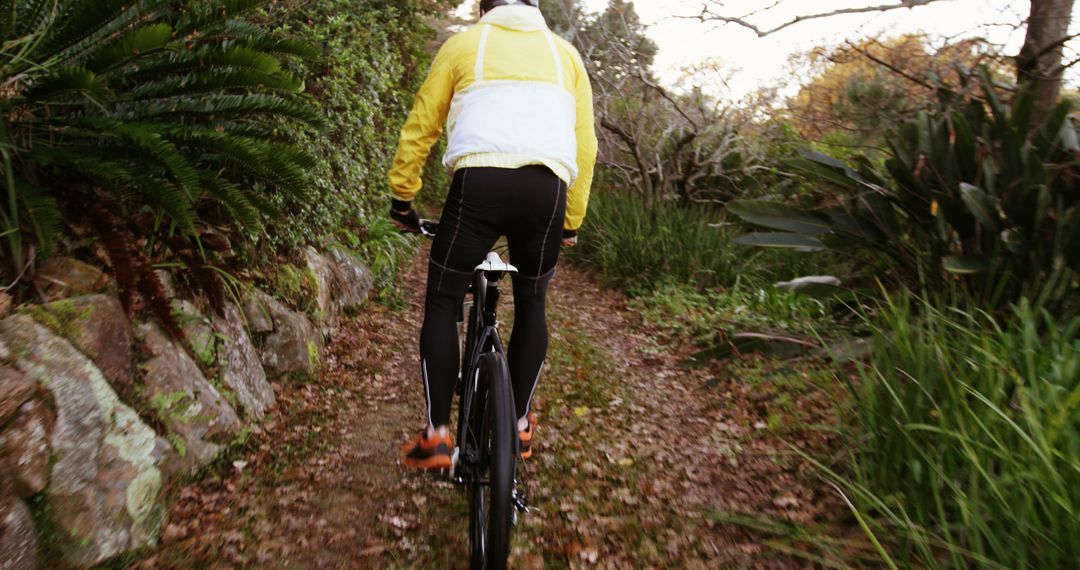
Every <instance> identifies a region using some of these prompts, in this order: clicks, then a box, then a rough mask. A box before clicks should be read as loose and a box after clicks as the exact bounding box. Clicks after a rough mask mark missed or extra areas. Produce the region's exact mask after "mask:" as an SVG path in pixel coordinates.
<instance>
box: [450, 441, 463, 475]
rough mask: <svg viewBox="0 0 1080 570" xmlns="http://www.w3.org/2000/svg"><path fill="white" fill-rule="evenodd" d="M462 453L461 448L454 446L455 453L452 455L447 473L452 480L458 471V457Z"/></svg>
mask: <svg viewBox="0 0 1080 570" xmlns="http://www.w3.org/2000/svg"><path fill="white" fill-rule="evenodd" d="M460 455H461V448H460V447H454V453H453V454H452V455H450V469H449V470H448V473H447V478H448V479H450V480H451V481H453V480H454V473H455V472H457V466H458V458H459V456H460Z"/></svg>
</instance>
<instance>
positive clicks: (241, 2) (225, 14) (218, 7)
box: [177, 0, 268, 31]
mask: <svg viewBox="0 0 1080 570" xmlns="http://www.w3.org/2000/svg"><path fill="white" fill-rule="evenodd" d="M267 1H268V0H218V1H216V2H210V3H206V4H204V7H203V8H202V9H199V10H189V11H187V13H185V14H184V16H185V17H184V18H182V19H181V25H180V26H177V27H178V29H182V30H185V31H189V30H206V29H209V28H213V27H214V25H215V24H217V23H220V22H222V21H229V20H232V19H234V18H236V17H237V16H239V15H241V14H244V13H245V12H248V11H251V10H254V9H255V8H258V7H259V6H260V5H262V4H265V3H266V2H267Z"/></svg>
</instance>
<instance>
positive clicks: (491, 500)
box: [420, 220, 530, 570]
mask: <svg viewBox="0 0 1080 570" xmlns="http://www.w3.org/2000/svg"><path fill="white" fill-rule="evenodd" d="M420 230H421V233H422V234H423V235H425V236H427V237H434V235H435V232H436V231H438V222H437V221H434V220H421V223H420ZM516 272H517V268H515V267H514V266H512V265H510V264H508V263H506V262H504V261H503V260H502V259H501V258H500V257H499V254H498V253H497V252H494V251H492V252H490V253H488V255H487V258H486V259H485V260H484V262H483V263H481V264H480V265H478V266H477V267H476V269H475V271H474V273H473V283H472V285H471V286H470V288H469V295H470V296H471V301H470V300H469V298H468V297H466V301H465V302H464V303H463V305H462V309H461V311H460V313H459V316H458V323H459V325H461V324H464V326H465V331H464V338H461V336H462V334H461V328H462V327H461V326H459V327H458V331H459V333H458V334H459V343H462V346H461V349H462V350H461V353H460V354H461V370H460V375H459V377H458V385H457V390H456V393H457V396H458V421H457V440H456V441H457V445H456V447H455V448H454V452H453V456H452V467H451V469H450V472H449V477H450V480H451V481H453V482H454V483H456V484H458V485H462V486H465V487H466V488H468V491H469V545H470V566H471V568H473V569H475V570H480V569H493V568H506V562H507V558H508V557H509V555H510V533H511V530H512V528H513V527H514V526H515V525H516V524H517V515H518V514H519V513H522V514H523V513H527V512H529V510H530V508H529V506H528V499H527V497H526V493H525V490H524V485H520V486H519V482H520V480H519V478H518V477H517V475H518V471H519V469H521V473H523V474H524V469H523V466H522V464H521V463H522V462H520V461H518V457H519V452H520V450H519V449H518V446H519V441H518V434H517V418H516V417H515V408H514V395H513V388H512V386H511V383H510V369H509V367H508V366H507V361H506V353H505V350H504V349H503V344H502V340H501V338H500V337H499V330H498V322H497V320H496V314H495V311H496V308H497V307H498V303H499V296H500V291H499V286H498V282H499V280H501V279H502V278H503V277H504V276H505V275H506V274H508V273H516ZM465 307H468V310H466V309H465ZM466 314H467V315H468V319H467V320H466V319H465V316H466ZM462 341H463V342H462Z"/></svg>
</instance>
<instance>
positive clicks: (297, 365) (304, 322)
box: [245, 291, 323, 378]
mask: <svg viewBox="0 0 1080 570" xmlns="http://www.w3.org/2000/svg"><path fill="white" fill-rule="evenodd" d="M245 306H246V307H248V310H247V311H245V312H247V313H254V314H255V315H256V316H257V317H258V318H265V319H266V320H267V321H269V331H265V330H264V331H263V332H264V333H267V334H264V335H263V337H262V339H261V342H260V343H259V345H260V351H259V354H260V357H261V359H262V363H263V368H264V369H265V370H266V374H267V376H269V377H271V378H283V377H293V378H314V377H315V375H316V374H317V373H318V372H319V369H320V368H321V366H322V350H323V338H322V335H321V334H320V333H319V331H318V329H316V328H315V325H314V324H312V322H311V320H310V319H308V317H307V315H305V314H303V313H299V312H296V311H293V310H290V309H289V308H288V307H286V306H285V305H284V304H282V303H281V302H280V301H278V300H277V299H275V298H273V297H271V296H269V295H267V294H266V293H263V292H261V291H255V292H254V293H252V294H251V296H250V298H249V299H248V300H247V303H245ZM253 320H254V319H253V318H252V317H251V316H250V315H249V316H248V324H249V326H251V324H252V321H253ZM263 328H264V329H265V327H263Z"/></svg>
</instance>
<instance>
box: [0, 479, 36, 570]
mask: <svg viewBox="0 0 1080 570" xmlns="http://www.w3.org/2000/svg"><path fill="white" fill-rule="evenodd" d="M37 567H38V562H37V535H36V534H35V533H34V520H33V518H31V517H30V510H29V509H27V508H26V505H25V504H24V503H23V502H22V501H20V500H19V499H18V497H16V496H15V495H12V494H11V493H8V492H6V491H5V490H4V489H0V570H35V569H36V568H37Z"/></svg>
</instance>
